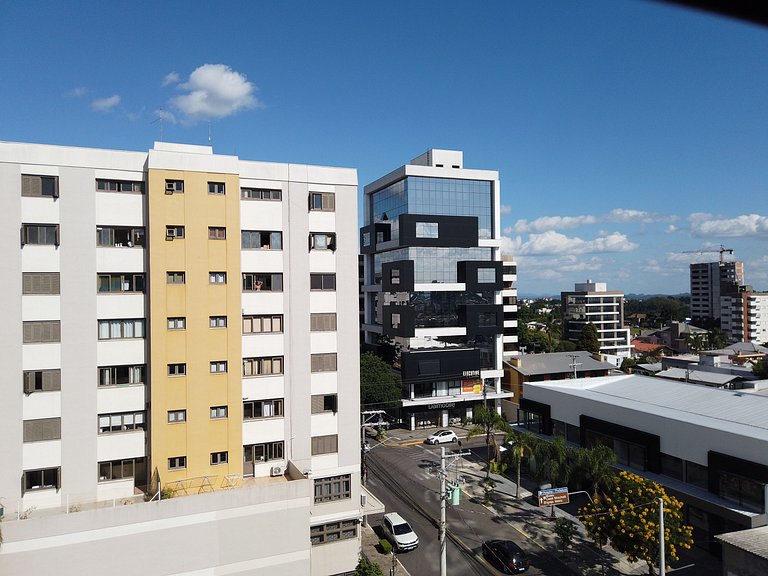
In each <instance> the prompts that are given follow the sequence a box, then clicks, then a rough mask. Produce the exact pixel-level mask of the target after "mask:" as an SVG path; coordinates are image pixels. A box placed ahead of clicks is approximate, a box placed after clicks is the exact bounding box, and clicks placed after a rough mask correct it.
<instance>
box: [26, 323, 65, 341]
mask: <svg viewBox="0 0 768 576" xmlns="http://www.w3.org/2000/svg"><path fill="white" fill-rule="evenodd" d="M23 342H24V344H42V343H46V342H61V322H60V321H58V320H38V321H30V322H24V340H23Z"/></svg>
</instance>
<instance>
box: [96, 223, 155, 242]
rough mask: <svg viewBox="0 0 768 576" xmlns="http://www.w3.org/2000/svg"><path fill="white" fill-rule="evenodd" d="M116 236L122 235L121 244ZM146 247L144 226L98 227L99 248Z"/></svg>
mask: <svg viewBox="0 0 768 576" xmlns="http://www.w3.org/2000/svg"><path fill="white" fill-rule="evenodd" d="M116 234H119V235H120V242H118V241H117V237H116ZM145 245H146V230H145V229H144V227H143V226H98V225H97V226H96V247H97V248H144V247H145Z"/></svg>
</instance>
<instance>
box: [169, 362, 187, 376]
mask: <svg viewBox="0 0 768 576" xmlns="http://www.w3.org/2000/svg"><path fill="white" fill-rule="evenodd" d="M186 374H187V365H186V364H168V376H185V375H186Z"/></svg>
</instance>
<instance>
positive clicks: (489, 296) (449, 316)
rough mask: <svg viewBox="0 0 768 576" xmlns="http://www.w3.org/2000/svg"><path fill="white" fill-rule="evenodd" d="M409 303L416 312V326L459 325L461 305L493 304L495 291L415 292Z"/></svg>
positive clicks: (439, 326)
mask: <svg viewBox="0 0 768 576" xmlns="http://www.w3.org/2000/svg"><path fill="white" fill-rule="evenodd" d="M409 304H410V306H412V307H413V309H414V311H415V313H416V328H442V327H451V326H459V314H458V308H459V306H461V305H464V304H493V292H490V291H488V292H478V293H470V292H414V293H412V294H411V295H410V301H409Z"/></svg>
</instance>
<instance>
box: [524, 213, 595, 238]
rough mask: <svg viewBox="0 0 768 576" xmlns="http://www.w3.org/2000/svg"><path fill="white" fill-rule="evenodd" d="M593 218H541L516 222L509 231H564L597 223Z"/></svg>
mask: <svg viewBox="0 0 768 576" xmlns="http://www.w3.org/2000/svg"><path fill="white" fill-rule="evenodd" d="M597 221H598V220H597V218H596V217H595V216H542V217H541V218H537V219H536V220H531V221H530V222H528V220H518V221H517V222H515V225H514V226H513V227H512V229H511V231H512V232H515V233H517V234H521V233H525V232H544V231H545V230H555V229H557V230H564V229H566V228H578V227H579V226H585V225H587V224H595V223H596V222H597Z"/></svg>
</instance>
